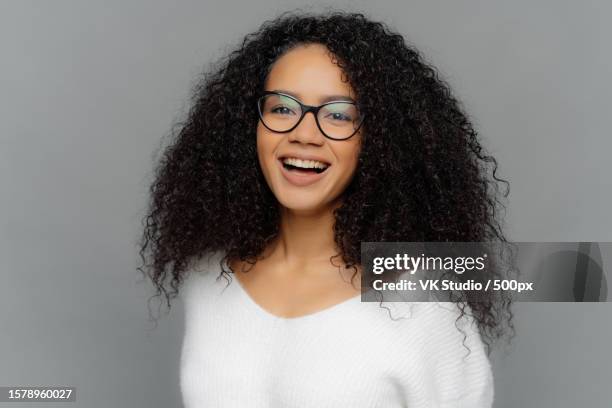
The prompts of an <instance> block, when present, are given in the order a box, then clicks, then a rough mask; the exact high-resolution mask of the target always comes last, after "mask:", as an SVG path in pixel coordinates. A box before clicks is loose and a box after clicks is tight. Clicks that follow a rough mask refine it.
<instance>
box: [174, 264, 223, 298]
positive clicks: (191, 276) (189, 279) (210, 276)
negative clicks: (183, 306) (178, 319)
mask: <svg viewBox="0 0 612 408" xmlns="http://www.w3.org/2000/svg"><path fill="white" fill-rule="evenodd" d="M223 256H224V253H223V252H207V253H205V254H202V255H201V256H199V257H198V258H197V259H195V260H193V261H192V263H191V264H190V265H189V267H188V268H187V269H186V270H185V277H184V278H183V282H182V284H181V289H180V293H181V298H182V299H183V301H184V302H191V301H193V300H194V299H196V298H201V297H200V296H199V295H200V294H202V292H204V291H206V290H207V289H210V288H211V287H212V286H213V285H214V284H215V282H217V280H218V278H219V277H220V276H221V260H222V259H223Z"/></svg>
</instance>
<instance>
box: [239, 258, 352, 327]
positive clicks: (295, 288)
mask: <svg viewBox="0 0 612 408" xmlns="http://www.w3.org/2000/svg"><path fill="white" fill-rule="evenodd" d="M230 266H231V268H232V270H233V271H234V272H235V273H234V275H233V276H234V278H235V279H237V280H238V283H239V284H240V285H241V286H242V288H243V289H244V290H245V292H247V294H248V295H249V296H250V297H251V299H252V300H253V301H254V302H255V303H257V304H258V305H259V306H260V307H261V308H262V309H264V310H266V311H267V312H268V313H270V314H273V315H275V316H278V317H285V318H295V317H300V316H305V315H308V314H312V313H316V312H319V311H322V310H325V309H327V308H330V307H333V306H335V305H337V304H339V303H342V302H344V301H346V300H348V299H350V298H352V297H355V296H357V295H359V293H360V283H361V280H360V275H359V273H360V272H361V270H360V268H358V269H357V270H358V274H357V275H355V277H354V278H353V275H354V273H355V270H354V269H352V268H349V269H346V268H344V267H342V268H339V267H334V266H333V265H331V264H330V263H329V261H328V260H327V261H323V262H319V263H309V264H308V265H302V266H294V267H292V268H289V267H287V266H286V265H280V264H279V263H276V262H271V261H267V260H266V259H264V260H259V261H258V262H257V263H256V264H255V266H251V265H250V264H247V263H245V262H241V261H232V262H230ZM249 268H250V269H249ZM246 270H248V271H247V272H243V271H246ZM351 278H352V283H351Z"/></svg>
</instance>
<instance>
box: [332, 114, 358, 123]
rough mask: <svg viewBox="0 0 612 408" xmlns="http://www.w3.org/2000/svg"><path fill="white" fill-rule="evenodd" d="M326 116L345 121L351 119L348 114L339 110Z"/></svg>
mask: <svg viewBox="0 0 612 408" xmlns="http://www.w3.org/2000/svg"><path fill="white" fill-rule="evenodd" d="M328 116H331V119H333V120H341V121H346V122H351V121H352V120H353V119H352V118H351V117H350V116H348V115H345V114H344V113H341V112H332V113H330V114H329V115H328Z"/></svg>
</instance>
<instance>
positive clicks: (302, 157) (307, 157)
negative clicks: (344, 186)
mask: <svg viewBox="0 0 612 408" xmlns="http://www.w3.org/2000/svg"><path fill="white" fill-rule="evenodd" d="M278 158H279V160H281V161H282V160H283V159H288V158H294V159H299V160H314V161H318V162H321V163H324V164H326V165H327V166H330V165H331V163H330V162H329V161H328V160H326V159H325V158H323V157H320V156H315V155H311V154H303V153H286V154H282V155H280V156H279V157H278Z"/></svg>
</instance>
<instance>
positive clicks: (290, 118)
mask: <svg viewBox="0 0 612 408" xmlns="http://www.w3.org/2000/svg"><path fill="white" fill-rule="evenodd" d="M257 111H258V112H259V118H260V119H261V123H263V125H264V126H265V127H266V128H268V129H269V130H271V131H273V132H276V133H287V132H291V131H292V130H293V129H295V128H296V127H297V126H298V125H299V124H300V122H301V121H302V119H303V118H304V116H306V114H307V113H308V112H312V113H313V115H314V117H315V121H316V122H317V127H318V128H319V130H320V131H321V133H323V135H324V136H325V137H327V138H329V139H332V140H346V139H348V138H350V137H351V136H353V135H354V134H355V133H357V131H358V130H359V128H360V127H361V124H362V123H363V119H364V117H363V115H362V114H361V113H360V112H359V108H358V107H357V104H356V103H355V102H350V101H332V102H327V103H324V104H323V105H320V106H309V105H304V104H303V103H302V102H300V101H298V100H297V99H296V98H294V97H293V96H291V95H287V94H283V93H279V92H271V91H266V92H264V94H263V96H261V97H260V98H259V99H258V100H257Z"/></svg>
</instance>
